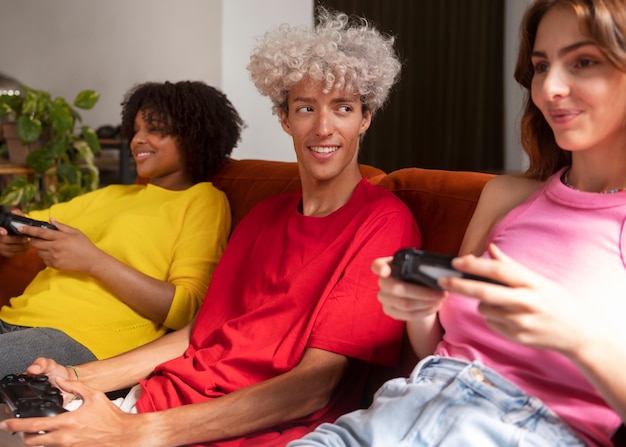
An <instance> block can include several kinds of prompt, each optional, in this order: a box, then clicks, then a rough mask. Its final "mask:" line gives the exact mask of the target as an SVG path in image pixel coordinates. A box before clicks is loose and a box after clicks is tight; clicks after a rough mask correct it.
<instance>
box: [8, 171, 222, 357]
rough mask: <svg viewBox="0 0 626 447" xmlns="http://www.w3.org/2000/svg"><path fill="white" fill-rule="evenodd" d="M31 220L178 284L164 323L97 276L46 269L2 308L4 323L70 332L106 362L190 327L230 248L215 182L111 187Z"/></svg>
mask: <svg viewBox="0 0 626 447" xmlns="http://www.w3.org/2000/svg"><path fill="white" fill-rule="evenodd" d="M29 216H30V217H32V218H35V219H39V220H46V221H48V220H49V219H50V217H54V218H55V219H57V220H58V221H59V222H61V223H63V224H66V225H70V226H72V227H75V228H78V229H79V230H81V231H82V232H83V233H84V234H85V235H86V236H87V237H88V238H89V239H90V240H91V241H92V242H93V243H94V244H95V245H96V246H97V247H99V248H100V249H101V250H103V251H105V252H107V253H108V254H110V255H111V256H114V257H115V258H117V259H118V260H120V261H122V262H124V263H125V264H127V265H129V266H131V267H133V268H135V269H137V270H139V271H141V272H143V273H145V274H146V275H149V276H151V277H154V278H157V279H160V280H162V281H167V282H170V283H172V284H174V285H175V286H176V293H175V296H174V300H173V302H172V305H171V307H170V310H169V313H168V315H167V319H166V321H165V323H164V325H161V324H157V323H155V322H153V321H151V320H150V319H148V318H146V317H143V316H141V315H140V314H138V313H137V312H135V311H134V310H133V309H131V308H130V307H129V306H127V305H126V304H125V303H123V302H122V301H120V300H119V299H117V298H116V297H115V296H113V295H112V294H111V293H109V292H108V291H107V289H106V288H104V287H103V285H102V284H100V283H98V282H97V281H95V280H94V279H93V278H91V277H89V276H87V275H85V274H82V273H75V272H64V271H60V270H56V269H53V268H45V269H44V270H42V271H41V272H40V273H39V274H38V275H37V276H36V277H35V279H33V281H32V282H31V283H30V284H29V286H28V287H27V288H26V290H25V291H24V294H23V295H21V296H18V297H15V298H12V299H11V305H10V306H5V307H3V308H2V309H1V310H0V319H2V320H4V321H5V322H7V323H10V324H14V325H20V326H28V327H52V328H55V329H59V330H61V331H63V332H65V333H66V334H67V335H69V336H70V337H72V338H74V339H75V340H77V341H78V342H80V343H81V344H83V345H84V346H86V347H87V348H89V349H90V350H91V351H92V352H93V353H94V355H96V357H98V358H100V359H103V358H107V357H111V356H113V355H117V354H119V353H121V352H124V351H128V350H130V349H132V348H135V347H137V346H140V345H143V344H145V343H148V342H150V341H152V340H154V339H156V338H158V337H160V336H161V335H163V334H165V332H167V330H168V329H178V328H180V327H183V326H184V325H185V324H187V323H188V322H189V321H190V320H191V319H192V318H193V317H194V315H195V314H196V311H197V310H198V308H199V307H200V305H201V304H202V301H203V299H204V295H205V293H206V289H207V285H208V282H209V280H210V277H211V274H212V273H213V270H214V269H215V266H216V264H217V262H218V260H219V258H220V256H221V254H222V251H223V250H224V247H225V246H226V241H227V239H228V235H229V232H230V224H231V216H230V207H229V205H228V199H227V198H226V195H225V194H224V193H223V192H221V191H219V190H218V189H216V188H215V187H214V186H213V185H212V184H211V183H199V184H197V185H194V186H192V187H191V188H189V189H187V190H184V191H170V190H167V189H163V188H160V187H157V186H154V185H145V186H143V185H130V186H128V185H113V186H108V187H106V188H103V189H100V190H97V191H94V192H91V193H88V194H85V195H83V196H80V197H77V198H75V199H73V200H71V201H70V202H66V203H60V204H57V205H54V206H52V207H51V208H50V209H48V210H43V211H34V212H32V213H30V215H29Z"/></svg>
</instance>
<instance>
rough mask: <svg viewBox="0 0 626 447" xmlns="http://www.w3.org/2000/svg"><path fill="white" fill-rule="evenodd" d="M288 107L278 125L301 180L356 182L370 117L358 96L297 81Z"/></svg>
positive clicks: (358, 176)
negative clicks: (292, 150) (290, 143)
mask: <svg viewBox="0 0 626 447" xmlns="http://www.w3.org/2000/svg"><path fill="white" fill-rule="evenodd" d="M287 106H288V112H284V111H281V112H280V119H281V124H282V127H283V129H284V130H285V132H287V133H288V134H289V135H290V136H291V137H292V139H293V145H294V148H295V151H296V156H297V158H298V162H299V167H300V175H301V177H302V178H303V180H304V181H306V180H308V181H313V182H335V181H343V180H346V181H348V182H354V181H357V182H358V181H359V180H360V178H361V174H360V171H359V166H358V159H357V157H358V152H359V140H360V137H361V135H362V134H363V133H364V132H365V131H366V130H367V129H368V127H369V125H370V122H371V118H372V113H371V112H370V111H367V112H365V113H363V111H362V104H361V100H360V98H359V96H358V95H351V94H348V93H346V92H345V91H341V90H333V91H331V92H329V93H324V92H323V86H322V85H320V84H318V83H311V82H300V83H299V84H297V85H296V86H294V87H293V88H292V89H291V90H290V91H289V95H288V98H287Z"/></svg>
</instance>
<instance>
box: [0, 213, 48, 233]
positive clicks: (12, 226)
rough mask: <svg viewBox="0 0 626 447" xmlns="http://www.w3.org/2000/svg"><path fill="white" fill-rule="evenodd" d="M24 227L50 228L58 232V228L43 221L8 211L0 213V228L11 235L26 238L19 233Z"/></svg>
mask: <svg viewBox="0 0 626 447" xmlns="http://www.w3.org/2000/svg"><path fill="white" fill-rule="evenodd" d="M24 225H28V226H31V227H40V228H48V229H50V230H58V228H57V227H56V226H54V225H52V224H51V223H48V222H44V221H42V220H35V219H30V218H28V217H24V216H18V215H17V214H13V213H9V212H6V211H0V227H2V228H5V229H6V230H7V231H8V232H9V234H10V235H12V236H24V235H23V234H22V233H20V232H19V231H18V228H19V227H21V226H24Z"/></svg>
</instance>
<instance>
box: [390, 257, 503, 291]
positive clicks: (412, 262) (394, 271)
mask: <svg viewBox="0 0 626 447" xmlns="http://www.w3.org/2000/svg"><path fill="white" fill-rule="evenodd" d="M453 259H454V256H450V255H445V254H441V253H432V252H427V251H423V250H417V249H415V248H404V249H401V250H399V251H397V252H396V254H395V255H394V257H393V260H392V261H391V276H392V277H393V278H396V279H399V280H402V281H406V282H410V283H414V284H419V285H422V286H426V287H430V288H431V289H436V290H442V289H441V287H439V284H438V283H437V281H438V280H439V278H441V277H443V276H456V277H459V278H466V279H473V280H475V281H483V282H488V283H492V284H498V285H502V286H505V285H506V284H503V283H501V282H499V281H496V280H493V279H491V278H486V277H483V276H477V275H472V274H469V273H463V272H460V271H458V270H456V269H455V268H454V267H452V260H453Z"/></svg>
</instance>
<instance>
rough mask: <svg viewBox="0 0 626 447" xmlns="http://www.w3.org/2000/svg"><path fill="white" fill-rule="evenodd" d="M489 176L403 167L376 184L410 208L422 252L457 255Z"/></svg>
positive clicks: (478, 173)
mask: <svg viewBox="0 0 626 447" xmlns="http://www.w3.org/2000/svg"><path fill="white" fill-rule="evenodd" d="M492 177H493V175H491V174H485V173H481V172H468V171H465V172H462V171H443V170H436V169H421V168H406V169H400V170H397V171H394V172H392V173H390V174H389V175H387V176H385V177H383V178H382V179H381V180H380V182H379V183H378V184H379V185H380V186H383V187H385V188H387V189H389V190H390V191H393V192H394V194H396V196H398V197H399V198H400V200H402V201H403V202H404V203H406V204H407V206H408V207H409V208H410V209H411V211H412V212H413V216H415V220H416V221H417V224H418V226H419V228H420V231H421V232H422V237H423V245H422V248H423V249H424V250H429V251H435V252H439V253H448V254H451V255H456V254H457V253H458V252H459V247H460V245H461V242H462V240H463V235H464V234H465V229H466V228H467V225H468V223H469V221H470V219H471V217H472V214H473V213H474V209H475V208H476V203H477V202H478V198H479V196H480V193H481V191H482V189H483V186H484V185H485V183H487V181H488V180H489V179H491V178H492Z"/></svg>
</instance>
